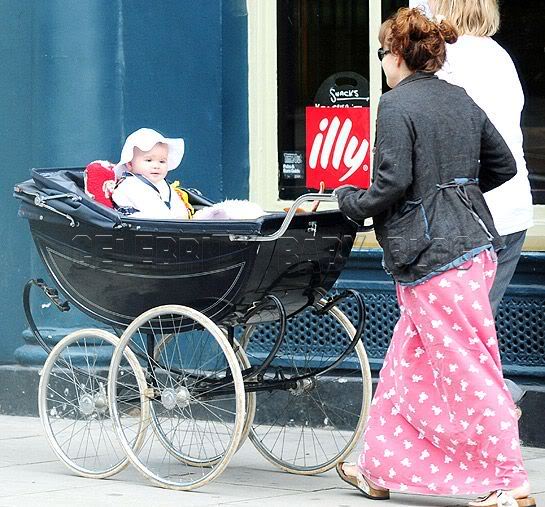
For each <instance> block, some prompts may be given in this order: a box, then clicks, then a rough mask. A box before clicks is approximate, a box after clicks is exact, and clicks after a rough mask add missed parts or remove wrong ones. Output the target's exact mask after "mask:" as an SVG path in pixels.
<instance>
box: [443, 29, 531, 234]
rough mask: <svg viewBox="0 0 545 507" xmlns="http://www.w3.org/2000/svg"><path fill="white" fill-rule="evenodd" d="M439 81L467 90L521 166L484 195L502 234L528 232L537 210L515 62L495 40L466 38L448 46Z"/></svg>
mask: <svg viewBox="0 0 545 507" xmlns="http://www.w3.org/2000/svg"><path fill="white" fill-rule="evenodd" d="M437 76H439V77H440V78H441V79H444V80H446V81H448V82H449V83H452V84H455V85H458V86H461V87H462V88H464V89H465V90H466V92H467V94H468V95H469V96H470V97H471V98H472V99H473V100H474V101H475V102H476V103H477V105H478V106H479V107H480V108H481V109H482V110H483V111H484V112H485V113H486V114H487V115H488V117H489V118H490V121H491V122H492V123H493V124H494V126H495V127H496V129H497V130H498V132H499V133H500V134H501V135H502V137H503V138H504V140H505V142H506V143H507V146H509V148H510V150H511V153H512V154H513V157H514V158H515V161H516V162H517V174H516V175H515V177H514V178H512V179H510V180H509V181H507V182H505V183H504V184H503V185H501V186H499V187H497V188H495V189H494V190H491V191H490V192H487V193H486V194H485V195H484V196H485V199H486V202H487V204H488V207H489V208H490V212H491V213H492V217H493V218H494V224H495V226H496V229H497V230H498V233H499V234H500V235H502V236H505V235H506V234H513V233H515V232H519V231H523V230H525V229H528V228H529V227H531V226H532V225H533V208H532V194H531V192H530V182H529V181H528V170H527V168H526V161H525V160H524V152H523V149H522V130H521V127H520V115H521V112H522V108H523V106H524V93H523V91H522V87H521V84H520V81H519V78H518V75H517V71H516V69H515V66H514V64H513V61H512V60H511V57H510V56H509V55H508V54H507V52H506V51H505V50H504V49H503V48H502V47H501V46H500V45H499V44H498V43H497V42H495V41H494V40H492V39H491V38H490V37H474V36H471V35H462V36H461V37H459V39H458V41H457V42H456V43H454V44H447V61H446V62H445V65H444V66H443V68H442V69H441V70H440V71H439V72H437Z"/></svg>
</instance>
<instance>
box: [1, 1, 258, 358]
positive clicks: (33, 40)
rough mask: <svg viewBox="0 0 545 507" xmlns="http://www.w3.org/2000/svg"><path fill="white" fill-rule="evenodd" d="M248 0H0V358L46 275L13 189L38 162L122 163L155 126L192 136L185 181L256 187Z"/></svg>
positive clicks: (181, 174)
mask: <svg viewBox="0 0 545 507" xmlns="http://www.w3.org/2000/svg"><path fill="white" fill-rule="evenodd" d="M197 5H198V8H196V6H197ZM245 5H246V3H245V1H244V0H198V2H195V1H192V0H157V1H154V2H149V0H78V1H77V2H74V1H73V0H48V1H47V2H44V1H43V0H33V1H31V0H28V1H25V2H20V1H18V0H2V2H0V18H1V19H2V20H3V25H4V26H3V30H2V31H1V32H0V44H1V47H2V48H3V52H2V53H3V65H4V69H3V72H2V73H1V74H0V118H1V122H0V150H1V152H2V154H3V155H2V161H3V164H2V170H0V192H1V197H2V199H1V201H0V214H1V217H2V220H1V222H0V232H1V234H2V236H1V237H2V243H3V248H2V249H1V250H0V263H1V264H2V267H3V274H2V276H1V278H0V364H2V363H10V362H13V358H14V356H13V352H14V350H15V349H16V348H17V347H19V346H20V345H21V343H22V341H21V333H22V331H23V329H24V328H25V322H24V319H23V315H22V309H21V303H20V300H21V296H20V294H21V290H22V286H23V284H24V282H25V281H26V280H27V279H28V278H29V277H30V276H37V275H42V274H43V270H42V268H41V265H40V261H39V260H38V259H37V258H36V255H35V254H34V253H33V247H32V245H31V241H30V238H29V233H28V230H27V228H26V224H25V223H24V221H23V220H21V219H18V218H17V216H16V215H17V202H16V201H15V200H14V199H12V197H11V189H12V187H13V185H14V183H16V182H18V181H21V180H23V179H26V178H27V175H28V171H29V168H30V167H38V166H39V167H45V166H81V165H85V163H87V162H89V161H91V160H93V159H97V158H101V159H109V160H112V161H117V159H118V157H119V153H120V151H121V147H122V144H123V141H124V139H125V137H126V136H127V135H128V134H129V133H131V132H132V131H134V130H136V129H137V128H140V127H143V126H146V127H151V128H155V129H157V130H160V131H161V132H162V133H163V134H165V135H166V136H169V137H175V136H176V137H179V136H181V137H184V138H185V141H186V155H185V157H184V160H183V162H182V165H181V166H180V168H179V169H177V170H176V171H174V173H173V174H172V175H171V176H173V177H174V178H176V179H180V180H181V181H182V183H183V184H184V185H186V186H190V187H196V188H199V189H201V190H202V191H203V192H204V193H205V194H207V195H208V196H210V197H211V198H212V199H217V200H219V199H222V198H225V197H237V198H245V197H247V196H248V126H247V117H248V105H247V100H248V88H247V13H246V6H245ZM70 313H72V312H70ZM71 318H72V320H73V319H74V317H71ZM69 325H70V323H69Z"/></svg>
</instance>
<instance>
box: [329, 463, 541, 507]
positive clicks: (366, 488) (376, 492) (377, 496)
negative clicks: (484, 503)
mask: <svg viewBox="0 0 545 507" xmlns="http://www.w3.org/2000/svg"><path fill="white" fill-rule="evenodd" d="M343 465H350V466H354V463H347V462H346V461H341V462H339V463H337V466H336V467H335V469H336V470H337V473H338V474H339V477H340V478H341V479H342V480H343V481H344V482H346V483H347V484H350V486H354V487H355V488H357V489H359V490H360V491H361V493H362V494H363V496H364V497H365V498H369V499H371V500H388V499H389V498H390V491H388V490H387V489H375V488H374V487H373V486H371V484H369V481H368V480H367V479H366V478H365V477H364V476H363V475H362V474H361V473H360V472H358V475H357V476H356V477H351V476H350V475H346V474H345V473H344V470H343ZM534 505H535V504H534Z"/></svg>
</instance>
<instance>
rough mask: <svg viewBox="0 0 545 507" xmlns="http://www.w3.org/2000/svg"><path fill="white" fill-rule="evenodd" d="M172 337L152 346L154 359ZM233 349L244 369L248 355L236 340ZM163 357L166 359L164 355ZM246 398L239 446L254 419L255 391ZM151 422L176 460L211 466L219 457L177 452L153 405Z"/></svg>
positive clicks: (158, 436)
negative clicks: (202, 456)
mask: <svg viewBox="0 0 545 507" xmlns="http://www.w3.org/2000/svg"><path fill="white" fill-rule="evenodd" d="M172 338H174V334H172V333H169V334H167V335H165V336H163V337H162V339H161V341H160V342H159V343H158V344H157V345H156V346H155V348H154V354H153V355H154V358H155V360H156V361H158V362H160V361H161V360H162V357H161V355H162V354H164V350H165V349H166V347H167V346H168V344H169V343H170V342H171V340H172ZM233 350H234V351H235V355H236V357H237V360H238V362H239V365H240V368H241V369H242V370H245V369H247V368H250V366H251V365H250V361H249V360H248V357H247V356H246V353H245V352H244V349H242V347H240V344H239V343H238V341H237V340H234V342H233ZM163 359H166V357H164V358H163ZM245 398H246V404H245V407H246V417H245V419H244V426H243V428H242V434H241V438H240V443H239V448H240V447H241V446H242V444H244V442H245V440H246V438H247V437H248V433H249V431H250V428H251V427H252V422H253V420H254V414H255V406H256V405H255V393H245ZM151 423H152V426H153V430H154V431H156V432H157V438H159V440H161V442H162V444H163V445H164V446H165V448H166V449H167V450H168V451H169V452H170V453H171V454H172V455H173V456H174V457H175V458H176V459H178V460H180V461H182V462H184V463H186V464H188V465H194V466H212V465H215V464H216V463H217V462H218V461H219V460H220V459H221V458H222V456H223V455H222V454H219V455H217V456H210V457H208V458H206V459H204V460H203V459H195V458H194V457H193V456H190V455H186V454H184V453H182V452H179V451H178V450H177V449H176V447H173V446H172V445H171V444H170V440H169V438H168V435H165V434H164V432H163V427H162V425H161V423H160V421H159V420H158V419H157V417H156V414H155V411H154V410H153V405H152V408H151Z"/></svg>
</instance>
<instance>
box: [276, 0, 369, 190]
mask: <svg viewBox="0 0 545 507" xmlns="http://www.w3.org/2000/svg"><path fill="white" fill-rule="evenodd" d="M277 33H278V167H279V195H280V198H281V199H294V198H296V197H298V196H299V195H301V194H303V193H305V192H307V190H308V189H307V187H306V186H305V177H304V176H305V175H304V167H305V151H306V146H305V143H306V139H305V134H306V131H305V108H306V107H307V106H312V105H313V104H314V98H315V96H316V93H317V91H318V89H319V88H320V85H321V84H322V83H323V82H324V81H325V80H326V79H327V78H328V77H330V76H331V75H332V74H335V73H338V72H346V71H350V72H355V73H357V74H360V75H362V76H363V77H365V78H366V79H367V80H368V79H369V9H368V3H367V2H364V1H359V0H358V1H354V0H278V2H277Z"/></svg>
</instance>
